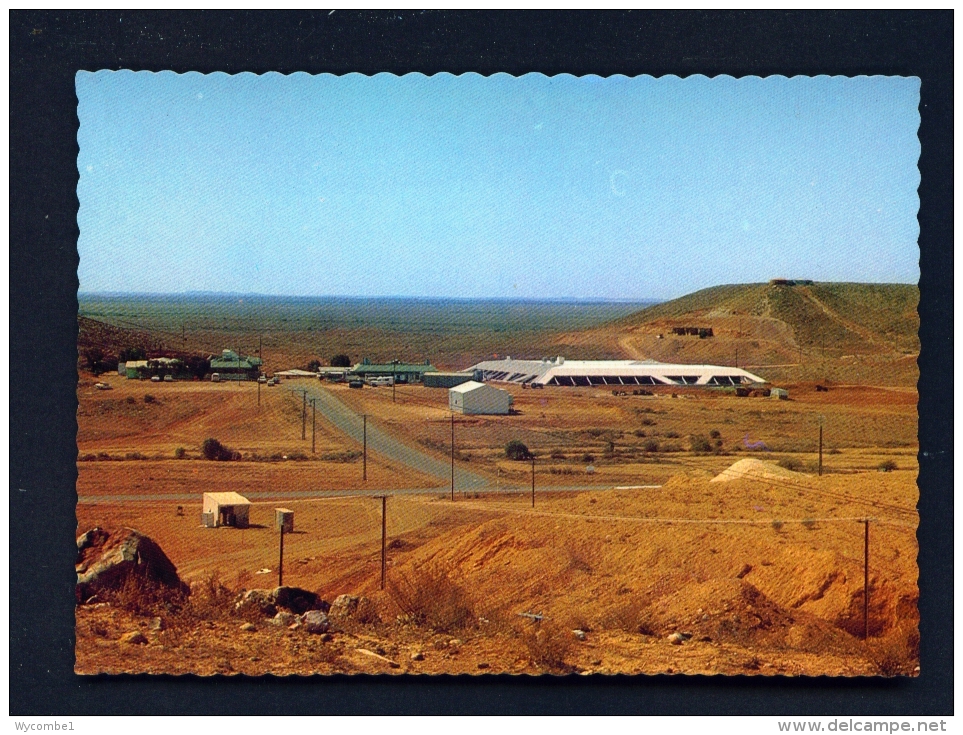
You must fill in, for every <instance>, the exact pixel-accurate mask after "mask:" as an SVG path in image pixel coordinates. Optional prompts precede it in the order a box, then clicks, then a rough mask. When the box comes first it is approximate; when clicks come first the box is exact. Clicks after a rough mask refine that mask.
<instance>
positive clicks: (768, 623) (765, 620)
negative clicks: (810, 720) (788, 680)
mask: <svg viewBox="0 0 963 735" xmlns="http://www.w3.org/2000/svg"><path fill="white" fill-rule="evenodd" d="M648 612H649V616H650V620H651V623H652V626H653V628H654V629H655V630H657V631H658V632H659V633H660V634H662V635H665V634H667V633H669V632H670V631H678V632H682V633H684V634H686V635H691V636H692V637H693V638H695V639H696V640H702V641H706V642H708V641H717V642H723V643H725V642H728V643H738V644H741V645H747V646H751V647H755V648H759V647H767V648H768V647H777V648H783V647H791V648H793V649H796V650H803V651H822V652H826V651H831V650H840V649H846V648H849V647H851V646H852V645H853V642H854V639H853V637H852V636H850V635H847V634H846V633H845V632H844V631H842V630H840V629H839V628H838V627H836V626H834V625H833V624H832V623H830V622H829V621H826V620H822V619H820V618H818V617H816V616H815V615H811V614H809V613H807V612H804V611H800V610H791V609H788V608H785V607H783V606H781V605H779V604H777V603H776V602H775V601H773V600H772V599H771V598H769V597H768V596H767V595H765V594H764V593H763V592H761V591H760V590H759V589H758V588H756V587H755V586H753V585H752V584H750V583H748V582H746V581H745V580H742V579H715V580H709V581H706V582H701V583H696V584H689V585H686V586H685V588H684V589H680V590H678V591H677V592H673V593H671V594H669V595H666V596H664V597H661V598H659V599H658V600H657V601H655V602H654V603H653V604H652V605H651V607H650V608H649V611H648Z"/></svg>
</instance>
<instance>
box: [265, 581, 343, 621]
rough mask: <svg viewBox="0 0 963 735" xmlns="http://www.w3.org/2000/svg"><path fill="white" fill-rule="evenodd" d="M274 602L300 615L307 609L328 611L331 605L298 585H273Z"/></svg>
mask: <svg viewBox="0 0 963 735" xmlns="http://www.w3.org/2000/svg"><path fill="white" fill-rule="evenodd" d="M274 604H276V605H277V606H278V607H282V608H284V609H285V610H290V611H291V612H293V613H294V614H295V615H301V614H302V613H306V612H307V611H308V610H321V611H322V612H328V610H329V609H330V607H331V605H329V604H328V603H327V601H325V600H322V599H321V598H320V597H319V596H318V595H317V594H315V593H314V592H309V591H308V590H304V589H301V588H300V587H275V588H274Z"/></svg>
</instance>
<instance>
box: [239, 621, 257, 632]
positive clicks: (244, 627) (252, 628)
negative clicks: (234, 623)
mask: <svg viewBox="0 0 963 735" xmlns="http://www.w3.org/2000/svg"><path fill="white" fill-rule="evenodd" d="M241 630H243V631H244V632H245V633H253V632H254V631H256V630H257V626H256V625H254V623H244V625H242V626H241Z"/></svg>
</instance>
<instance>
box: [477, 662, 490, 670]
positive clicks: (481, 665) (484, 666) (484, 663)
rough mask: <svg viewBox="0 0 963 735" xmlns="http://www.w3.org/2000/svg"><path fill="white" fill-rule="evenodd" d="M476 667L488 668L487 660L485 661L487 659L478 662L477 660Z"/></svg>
mask: <svg viewBox="0 0 963 735" xmlns="http://www.w3.org/2000/svg"><path fill="white" fill-rule="evenodd" d="M478 668H479V669H487V668H488V662H487V661H479V662H478Z"/></svg>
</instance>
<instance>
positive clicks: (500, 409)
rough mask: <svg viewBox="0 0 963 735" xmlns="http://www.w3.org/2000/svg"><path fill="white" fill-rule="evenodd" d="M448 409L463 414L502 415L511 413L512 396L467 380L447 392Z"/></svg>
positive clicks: (500, 390) (498, 389) (504, 391)
mask: <svg viewBox="0 0 963 735" xmlns="http://www.w3.org/2000/svg"><path fill="white" fill-rule="evenodd" d="M448 408H449V409H450V410H452V411H457V412H458V413H463V414H475V415H477V414H485V415H492V414H496V415H504V414H507V413H510V412H511V408H512V394H511V393H509V392H508V391H507V390H502V389H501V388H495V387H494V386H491V385H485V384H484V383H477V382H475V381H474V380H469V381H468V382H467V383H462V384H461V385H456V386H455V387H454V388H451V389H450V390H449V391H448Z"/></svg>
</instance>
